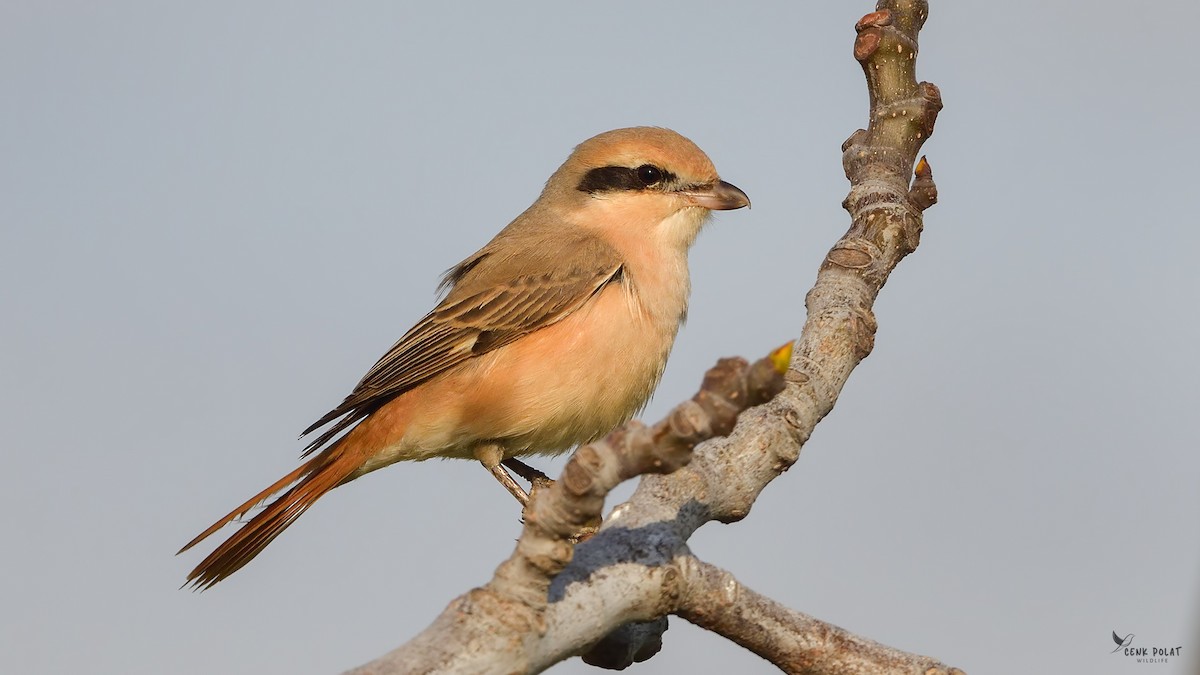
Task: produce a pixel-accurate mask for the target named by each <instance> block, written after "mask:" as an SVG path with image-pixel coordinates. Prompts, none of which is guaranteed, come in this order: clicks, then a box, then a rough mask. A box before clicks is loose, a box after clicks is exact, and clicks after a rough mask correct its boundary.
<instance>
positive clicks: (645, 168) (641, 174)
mask: <svg viewBox="0 0 1200 675" xmlns="http://www.w3.org/2000/svg"><path fill="white" fill-rule="evenodd" d="M637 176H638V180H640V181H642V184H643V185H654V184H655V183H657V182H659V181H661V180H662V179H663V174H662V169H659V168H658V167H657V166H654V165H653V164H643V165H641V166H639V167H638V168H637Z"/></svg>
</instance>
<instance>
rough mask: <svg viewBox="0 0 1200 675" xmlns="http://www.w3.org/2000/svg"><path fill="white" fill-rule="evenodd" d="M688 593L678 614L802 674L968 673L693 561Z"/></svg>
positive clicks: (686, 574) (687, 567) (687, 580)
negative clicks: (800, 608)
mask: <svg viewBox="0 0 1200 675" xmlns="http://www.w3.org/2000/svg"><path fill="white" fill-rule="evenodd" d="M683 570H684V582H685V584H686V586H687V592H686V593H684V594H682V595H681V596H680V602H679V610H678V614H679V616H681V617H683V618H685V619H687V620H688V621H691V622H692V623H694V624H696V625H697V626H700V627H701V628H706V629H708V630H710V631H712V632H714V633H717V634H718V635H723V636H725V637H727V638H729V639H730V640H733V641H734V642H736V643H738V644H739V645H741V646H743V647H745V648H746V649H749V650H750V651H752V652H754V653H755V654H758V655H759V656H761V657H763V658H764V659H767V660H768V661H770V662H771V663H773V664H775V665H776V666H778V667H779V669H780V670H782V671H784V672H785V673H796V674H797V675H860V674H861V673H877V672H884V673H892V674H896V675H899V674H903V673H911V674H912V675H964V673H963V672H962V671H961V670H959V669H957V668H950V669H947V667H946V666H945V665H943V664H941V663H939V662H937V661H935V660H934V659H930V658H927V657H924V656H916V655H913V654H909V653H906V652H902V651H899V650H896V649H892V648H891V647H885V646H884V645H881V644H879V643H877V642H872V641H871V640H867V639H865V638H861V637H859V636H857V635H853V634H851V633H848V632H846V631H845V630H842V629H841V628H838V627H837V626H834V625H832V624H828V623H825V622H823V621H819V620H817V619H814V618H813V617H811V616H808V615H806V614H801V613H800V612H796V611H793V610H790V609H788V608H787V607H784V606H783V605H780V604H779V603H777V602H775V601H774V600H771V599H770V598H767V597H765V596H762V595H759V594H758V593H756V592H754V591H752V590H750V589H749V588H746V587H745V586H743V585H741V584H740V583H738V581H737V579H735V578H734V577H733V575H732V574H730V573H729V572H726V571H725V570H722V569H720V568H718V567H715V566H713V565H709V564H708V563H704V562H700V561H698V560H695V559H692V560H691V561H690V562H689V564H687V565H684V566H683Z"/></svg>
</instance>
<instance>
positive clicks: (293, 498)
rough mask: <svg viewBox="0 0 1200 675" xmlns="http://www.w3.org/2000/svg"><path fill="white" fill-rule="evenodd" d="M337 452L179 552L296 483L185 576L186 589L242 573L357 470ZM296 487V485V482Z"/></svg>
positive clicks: (308, 465) (325, 454)
mask: <svg viewBox="0 0 1200 675" xmlns="http://www.w3.org/2000/svg"><path fill="white" fill-rule="evenodd" d="M336 449H337V446H336V445H334V446H331V447H329V448H326V449H325V451H323V452H321V453H320V454H319V455H317V456H316V457H313V458H312V459H310V460H309V461H307V462H305V463H304V464H301V465H300V467H299V468H297V469H296V470H295V471H293V472H291V473H289V474H288V475H286V476H284V477H283V478H280V479H279V480H278V481H276V482H275V483H273V484H272V485H271V486H270V487H268V488H267V489H265V490H263V491H262V492H260V493H258V494H257V495H255V496H253V497H251V498H250V499H249V500H247V501H246V502H245V503H244V504H242V505H241V506H239V507H237V508H236V509H234V510H233V511H231V512H229V514H228V515H226V516H225V517H224V518H222V519H220V520H218V521H217V522H215V523H213V524H212V526H210V527H209V528H208V529H207V530H205V531H204V532H201V533H200V535H199V536H197V537H196V538H195V539H193V540H191V541H190V542H188V543H187V545H186V546H184V547H183V548H182V549H180V550H179V552H180V553H183V552H184V551H186V550H188V549H189V548H191V547H193V546H195V545H196V544H198V543H200V542H201V541H203V540H204V539H205V538H206V537H208V536H209V535H211V534H212V533H214V532H216V531H217V530H219V529H221V527H223V526H224V525H226V524H227V523H229V522H231V521H233V520H235V519H237V518H239V517H241V516H243V515H245V514H246V513H247V512H249V511H250V510H251V509H253V508H254V507H255V506H257V505H259V504H261V503H262V502H264V501H266V500H267V499H268V498H270V497H271V496H272V495H274V494H275V493H277V492H279V491H281V490H283V489H284V488H286V487H288V486H289V485H292V483H295V485H294V486H292V487H291V489H289V490H288V491H287V492H284V493H283V494H282V495H280V496H279V497H278V498H277V499H276V500H275V501H273V502H271V503H270V504H269V505H267V507H266V508H265V509H263V510H262V511H261V512H260V513H258V514H257V515H256V516H254V517H253V518H251V519H250V522H248V523H246V524H245V525H243V526H242V527H241V529H239V530H238V531H237V532H234V533H233V534H232V535H231V536H230V537H229V539H227V540H225V542H224V543H222V544H221V545H220V546H218V547H217V548H216V550H214V551H213V552H212V553H210V554H209V555H208V557H207V558H205V559H204V560H203V561H201V562H200V564H199V565H197V566H196V569H194V570H192V571H191V573H190V574H188V577H187V581H186V582H184V585H185V586H186V585H188V584H191V585H192V587H193V588H195V589H198V590H204V589H206V588H209V587H211V586H213V585H214V584H216V583H217V582H219V581H221V580H222V579H224V578H226V577H228V576H229V575H231V574H233V573H234V572H236V571H238V570H239V569H241V568H242V567H243V566H244V565H245V564H246V563H248V562H250V561H251V560H252V559H253V558H254V557H255V556H256V555H258V554H259V553H260V552H261V551H262V550H263V549H264V548H266V546H267V544H269V543H271V541H273V540H274V539H275V537H278V536H279V534H280V533H281V532H283V531H284V530H285V529H287V527H288V526H289V525H291V524H292V523H293V522H294V521H295V520H296V519H297V518H299V517H300V516H301V514H303V513H304V512H305V511H306V510H307V509H308V507H309V506H312V504H313V502H315V501H317V499H319V498H320V497H321V496H322V495H324V494H325V493H326V492H329V491H330V490H332V489H333V488H335V487H337V486H338V485H339V484H340V483H342V482H343V481H344V480H346V479H347V478H348V477H349V476H350V474H352V473H354V471H355V470H356V469H357V468H358V466H359V464H361V462H360V461H358V458H356V457H354V456H352V455H350V453H344V452H342V453H335V452H332V451H334V450H336ZM297 481H299V482H297Z"/></svg>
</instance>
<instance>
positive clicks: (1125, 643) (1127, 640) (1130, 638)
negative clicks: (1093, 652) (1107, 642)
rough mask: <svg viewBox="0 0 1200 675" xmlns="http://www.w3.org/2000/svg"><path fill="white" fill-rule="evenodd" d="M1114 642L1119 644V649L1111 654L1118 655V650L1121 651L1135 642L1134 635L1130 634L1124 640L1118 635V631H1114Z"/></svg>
mask: <svg viewBox="0 0 1200 675" xmlns="http://www.w3.org/2000/svg"><path fill="white" fill-rule="evenodd" d="M1113 642H1115V643H1117V649H1114V650H1112V651H1111V652H1109V654H1115V653H1117V650H1118V649H1121V648H1123V647H1128V646H1129V645H1130V644H1131V643H1132V642H1133V633H1130V634H1129V635H1126V636H1125V637H1124V638H1122V637H1121V636H1120V635H1117V631H1115V630H1114V631H1113Z"/></svg>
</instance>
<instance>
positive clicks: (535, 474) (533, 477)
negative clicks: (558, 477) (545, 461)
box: [500, 457, 554, 486]
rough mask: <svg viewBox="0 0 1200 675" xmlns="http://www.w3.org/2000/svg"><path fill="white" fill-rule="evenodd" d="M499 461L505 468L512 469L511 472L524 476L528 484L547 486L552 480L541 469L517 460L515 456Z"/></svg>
mask: <svg viewBox="0 0 1200 675" xmlns="http://www.w3.org/2000/svg"><path fill="white" fill-rule="evenodd" d="M500 463H501V464H503V465H504V466H505V468H507V469H508V470H509V471H512V472H513V473H515V474H517V475H518V476H520V477H521V478H524V479H525V480H527V481H529V484H530V485H543V486H549V485H550V484H552V483H553V482H554V481H553V480H551V478H550V477H549V476H547V475H546V474H544V473H542V472H541V471H538V470H537V469H535V468H533V467H532V466H529V465H528V464H526V463H525V462H522V461H521V460H519V459H517V458H515V457H509V458H508V459H506V460H504V461H503V462H500Z"/></svg>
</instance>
